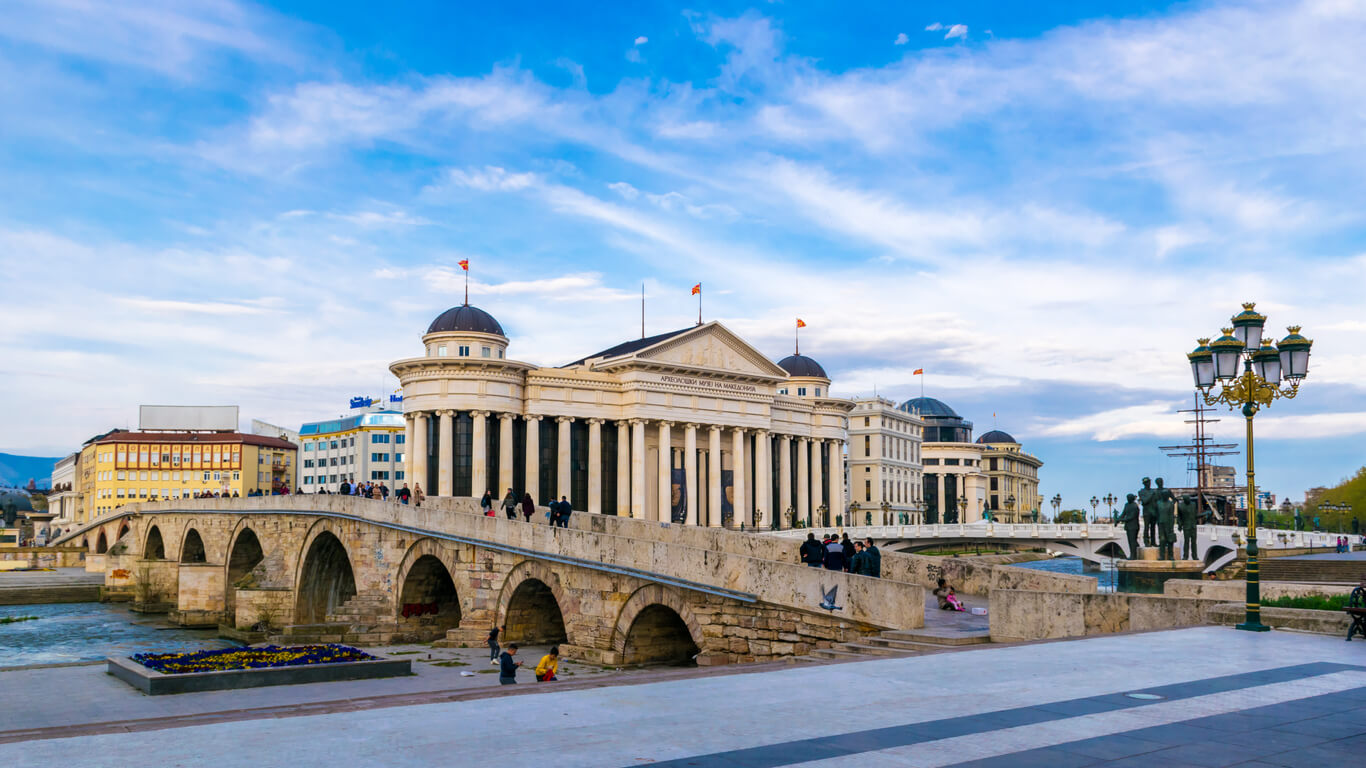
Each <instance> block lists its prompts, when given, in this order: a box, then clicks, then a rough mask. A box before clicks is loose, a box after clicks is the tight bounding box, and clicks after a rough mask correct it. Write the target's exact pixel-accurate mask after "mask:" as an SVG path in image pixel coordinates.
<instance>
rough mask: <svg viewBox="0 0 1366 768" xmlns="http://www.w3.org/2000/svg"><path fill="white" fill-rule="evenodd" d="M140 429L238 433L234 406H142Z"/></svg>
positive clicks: (140, 409) (140, 408)
mask: <svg viewBox="0 0 1366 768" xmlns="http://www.w3.org/2000/svg"><path fill="white" fill-rule="evenodd" d="M138 429H142V430H211V431H215V432H236V431H237V406H235V405H143V406H139V408H138Z"/></svg>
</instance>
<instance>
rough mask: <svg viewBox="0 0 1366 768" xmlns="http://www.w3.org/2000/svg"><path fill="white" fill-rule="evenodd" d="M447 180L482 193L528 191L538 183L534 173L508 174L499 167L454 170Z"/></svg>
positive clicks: (447, 173)
mask: <svg viewBox="0 0 1366 768" xmlns="http://www.w3.org/2000/svg"><path fill="white" fill-rule="evenodd" d="M446 180H447V181H448V182H449V183H450V184H451V185H453V186H457V187H465V188H468V189H476V190H480V191H482V192H513V191H516V190H519V189H526V188H527V187H530V186H532V185H533V184H535V183H536V175H535V174H533V173H508V172H507V171H506V170H505V169H503V168H499V167H497V166H492V165H490V166H486V167H484V168H471V169H468V170H461V169H459V168H452V169H450V170H448V171H447V172H446Z"/></svg>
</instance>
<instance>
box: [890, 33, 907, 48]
mask: <svg viewBox="0 0 1366 768" xmlns="http://www.w3.org/2000/svg"><path fill="white" fill-rule="evenodd" d="M909 42H911V38H909V37H907V36H906V33H905V32H902V33H900V34H898V35H897V36H896V40H894V41H892V45H905V44H906V43H909Z"/></svg>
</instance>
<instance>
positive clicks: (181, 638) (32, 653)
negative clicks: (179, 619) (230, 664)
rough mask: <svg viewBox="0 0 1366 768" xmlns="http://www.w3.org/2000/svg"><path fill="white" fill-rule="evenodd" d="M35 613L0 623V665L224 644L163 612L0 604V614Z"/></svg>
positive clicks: (106, 605)
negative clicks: (173, 623)
mask: <svg viewBox="0 0 1366 768" xmlns="http://www.w3.org/2000/svg"><path fill="white" fill-rule="evenodd" d="M4 616H37V617H38V619H37V620H36V621H21V622H18V623H16V624H0V667H18V666H23V665H26V664H61V663H65V662H73V661H98V660H100V659H103V658H104V657H106V656H113V655H128V654H132V653H137V652H139V651H150V650H156V651H188V650H194V649H197V648H226V647H229V646H231V645H232V643H230V642H228V641H226V640H221V639H219V638H218V637H216V634H217V633H216V632H215V631H214V630H212V629H181V628H178V627H168V626H166V625H165V623H164V621H165V617H164V616H149V615H146V614H140V613H133V612H132V611H130V610H128V608H126V607H125V606H123V605H120V604H113V603H57V604H49V605H6V606H0V617H4Z"/></svg>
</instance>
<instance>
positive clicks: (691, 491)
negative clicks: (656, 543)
mask: <svg viewBox="0 0 1366 768" xmlns="http://www.w3.org/2000/svg"><path fill="white" fill-rule="evenodd" d="M683 474H684V475H685V476H686V482H685V483H684V488H686V489H687V491H686V492H687V494H688V520H687V522H688V525H697V509H698V507H697V502H698V499H697V425H696V424H689V425H687V426H686V427H684V429H683Z"/></svg>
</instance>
